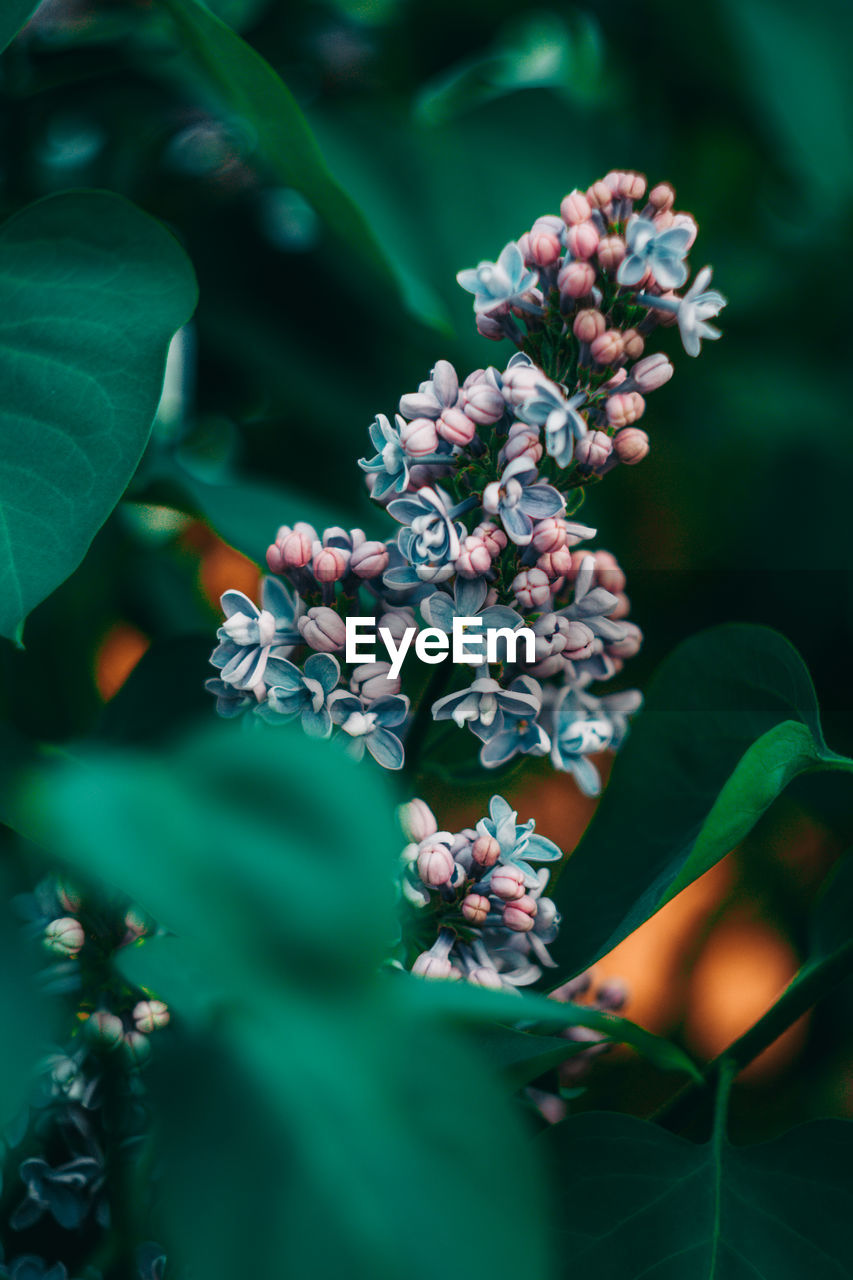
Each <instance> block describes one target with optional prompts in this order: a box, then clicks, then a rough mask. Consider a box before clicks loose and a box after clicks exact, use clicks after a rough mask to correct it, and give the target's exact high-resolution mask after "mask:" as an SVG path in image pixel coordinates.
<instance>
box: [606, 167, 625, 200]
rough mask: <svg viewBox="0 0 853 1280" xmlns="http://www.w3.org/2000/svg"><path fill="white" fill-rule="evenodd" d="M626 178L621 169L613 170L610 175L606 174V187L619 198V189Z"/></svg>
mask: <svg viewBox="0 0 853 1280" xmlns="http://www.w3.org/2000/svg"><path fill="white" fill-rule="evenodd" d="M624 177H625V174H624V173H623V172H622V170H621V169H611V170H610V172H609V173H605V175H604V185H605V186H606V187H607V188H608V190H609V191H610V192H611V194H612V195H614V196H618V195H619V194H620V192H619V188H620V186H621V184H622V179H623V178H624Z"/></svg>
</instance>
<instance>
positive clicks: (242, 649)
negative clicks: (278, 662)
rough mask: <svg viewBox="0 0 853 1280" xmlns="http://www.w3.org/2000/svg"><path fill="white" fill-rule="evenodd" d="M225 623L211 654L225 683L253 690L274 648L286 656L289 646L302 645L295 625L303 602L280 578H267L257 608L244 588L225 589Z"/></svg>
mask: <svg viewBox="0 0 853 1280" xmlns="http://www.w3.org/2000/svg"><path fill="white" fill-rule="evenodd" d="M221 603H222V609H223V611H224V613H225V622H224V623H223V625H222V626H221V627H220V628H219V630H218V631H217V633H216V634H217V636H218V638H219V641H220V643H219V645H218V646H217V647H216V648H215V649H214V651H213V653H212V654H211V655H210V661H211V662H212V664H213V666H214V667H219V668H220V675H221V678H222V680H223V681H224V683H225V684H230V685H233V686H234V688H235V689H247V690H252V689H254V688H255V687H256V686H257V685H260V684H261V682H262V681H263V679H264V670H265V668H266V665H267V660H268V659H269V656H270V654H271V653H272V652H273V650H274V649H275V650H276V651H280V655H279V656H281V657H287V649H288V647H292V646H293V645H295V644H301V642H302V637H301V636H300V634H299V631H298V630H297V627H296V620H297V618H298V617H299V611H300V604H299V598H298V597H292V596H291V595H290V594H289V593H288V591H287V590H286V589H285V587H283V586H282V584H281V583H280V582H279V580H278V578H264V580H263V584H262V586H261V605H262V608H260V609H259V608H258V606H257V605H256V604H253V603H252V601H251V600H250V599H249V597H248V596H246V595H244V594H243V592H242V591H226V592H225V594H224V596H223V597H222V601H221Z"/></svg>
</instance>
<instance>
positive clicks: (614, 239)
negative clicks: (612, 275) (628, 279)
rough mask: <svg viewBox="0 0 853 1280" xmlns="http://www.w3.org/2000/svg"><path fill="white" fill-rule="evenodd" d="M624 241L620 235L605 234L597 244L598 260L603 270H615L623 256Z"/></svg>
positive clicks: (624, 249) (624, 251)
mask: <svg viewBox="0 0 853 1280" xmlns="http://www.w3.org/2000/svg"><path fill="white" fill-rule="evenodd" d="M625 253H626V248H625V241H624V240H623V239H622V237H621V236H605V237H604V239H603V240H602V241H601V243H600V244H599V246H598V261H599V262H600V263H601V265H602V267H603V268H604V270H605V271H611V272H612V271H615V270H616V268H617V267H618V266H619V263H620V262H621V261H622V259H623V258H624V257H625Z"/></svg>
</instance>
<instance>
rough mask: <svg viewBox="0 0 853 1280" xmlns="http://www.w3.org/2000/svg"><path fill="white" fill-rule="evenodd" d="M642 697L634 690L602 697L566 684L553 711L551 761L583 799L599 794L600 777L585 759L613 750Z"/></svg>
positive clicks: (626, 728) (619, 743)
mask: <svg viewBox="0 0 853 1280" xmlns="http://www.w3.org/2000/svg"><path fill="white" fill-rule="evenodd" d="M641 703H642V695H641V694H640V693H638V692H637V691H636V690H635V689H631V690H627V691H625V692H623V693H611V694H608V696H607V697H605V698H596V697H593V695H592V694H590V693H586V692H584V690H583V689H581V688H578V687H577V686H574V685H567V686H566V688H565V689H564V690H563V691H562V693H561V694H560V695H559V697H558V699H557V702H556V704H555V706H554V710H553V733H552V736H551V762H552V764H553V765H554V768H555V769H561V770H562V771H563V772H564V773H571V774H573V775H574V777H575V781H576V782H577V784H578V786H579V787H580V789H581V791H582V792H583V793H584V795H586V796H597V795H599V794H600V792H601V778H600V777H599V774H598V770H597V769H596V767H595V765H594V764H593V763H592V761H591V760H589V759H587V757H588V756H591V755H597V754H598V753H599V752H601V751H606V750H607V749H608V748H609V749H611V750H613V751H616V750H618V749H619V747H620V746H621V745H622V742H623V741H624V738H625V735H626V734H627V732H628V717H629V716H631V715H633V714H634V712H635V711H637V710H639V707H640V705H641Z"/></svg>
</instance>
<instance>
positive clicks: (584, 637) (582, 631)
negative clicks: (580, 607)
mask: <svg viewBox="0 0 853 1280" xmlns="http://www.w3.org/2000/svg"><path fill="white" fill-rule="evenodd" d="M565 638H566V646H565V648H564V649H563V657H564V658H567V659H568V660H569V662H585V661H586V659H587V658H591V657H592V653H593V648H594V646H595V632H594V631H593V630H592V628H591V627H588V626H587V625H586V623H585V622H575V621H572V622H570V623H569V625H568V628H567V630H566V633H565Z"/></svg>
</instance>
